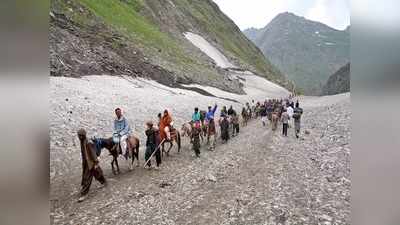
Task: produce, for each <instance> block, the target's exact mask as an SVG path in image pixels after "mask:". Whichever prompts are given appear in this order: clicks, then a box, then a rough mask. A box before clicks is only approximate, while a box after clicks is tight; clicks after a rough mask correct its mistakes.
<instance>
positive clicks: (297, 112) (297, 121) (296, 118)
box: [293, 101, 303, 138]
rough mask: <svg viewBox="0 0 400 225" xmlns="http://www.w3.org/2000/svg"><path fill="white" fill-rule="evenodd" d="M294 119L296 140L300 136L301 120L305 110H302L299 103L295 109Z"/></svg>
mask: <svg viewBox="0 0 400 225" xmlns="http://www.w3.org/2000/svg"><path fill="white" fill-rule="evenodd" d="M293 111H294V113H293V119H294V132H295V134H296V138H299V134H300V119H301V115H302V114H303V109H302V108H300V106H299V102H298V101H297V102H296V107H295V108H294V110H293Z"/></svg>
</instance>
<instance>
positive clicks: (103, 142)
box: [92, 135, 140, 175]
mask: <svg viewBox="0 0 400 225" xmlns="http://www.w3.org/2000/svg"><path fill="white" fill-rule="evenodd" d="M92 141H93V143H94V144H95V146H96V155H97V156H100V153H101V150H102V149H103V148H105V149H107V150H108V151H109V153H110V155H111V156H112V157H113V160H112V161H111V168H112V172H113V174H114V175H116V174H117V173H120V170H119V165H118V156H119V155H120V154H122V151H121V146H120V144H115V143H114V141H113V138H112V137H110V138H96V137H94V138H92ZM126 141H127V150H128V157H127V158H126V160H128V159H129V158H131V159H132V161H131V163H130V164H129V170H132V169H133V162H134V161H135V158H136V160H137V165H136V166H139V147H140V141H139V138H137V137H135V136H133V135H130V136H129V137H128V138H127V139H126ZM114 164H115V166H116V167H117V171H115V168H114Z"/></svg>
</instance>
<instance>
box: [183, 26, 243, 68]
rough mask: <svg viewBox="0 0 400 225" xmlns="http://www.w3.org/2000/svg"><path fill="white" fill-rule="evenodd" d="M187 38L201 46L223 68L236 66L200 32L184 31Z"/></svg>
mask: <svg viewBox="0 0 400 225" xmlns="http://www.w3.org/2000/svg"><path fill="white" fill-rule="evenodd" d="M184 36H185V38H186V39H188V40H189V41H190V42H191V43H192V44H193V45H194V46H196V47H197V48H199V49H200V50H201V51H202V52H204V53H205V54H206V55H207V56H208V57H210V58H211V59H213V60H214V61H215V63H216V64H217V66H219V67H221V68H235V67H236V66H234V65H233V64H232V63H230V62H229V60H228V59H227V58H226V57H225V55H224V54H222V53H221V52H220V51H219V50H218V49H217V48H216V47H214V46H213V45H212V44H210V43H209V42H208V41H207V40H206V39H204V38H203V37H202V36H200V35H198V34H194V33H191V32H186V33H184Z"/></svg>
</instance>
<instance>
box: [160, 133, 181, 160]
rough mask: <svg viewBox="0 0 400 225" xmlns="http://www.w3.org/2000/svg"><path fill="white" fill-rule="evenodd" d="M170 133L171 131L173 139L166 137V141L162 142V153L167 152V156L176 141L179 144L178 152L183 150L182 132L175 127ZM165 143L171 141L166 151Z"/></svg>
mask: <svg viewBox="0 0 400 225" xmlns="http://www.w3.org/2000/svg"><path fill="white" fill-rule="evenodd" d="M170 133H171V140H167V139H165V140H164V142H162V144H161V153H162V155H164V153H166V154H167V156H168V155H169V151H170V150H171V148H172V147H173V146H174V142H175V143H176V144H177V145H178V153H179V152H180V151H181V134H180V133H179V131H178V130H177V129H175V128H172V129H171V131H170ZM165 143H169V148H168V150H167V151H165V149H164V144H165Z"/></svg>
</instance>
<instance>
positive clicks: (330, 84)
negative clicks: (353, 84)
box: [322, 63, 350, 95]
mask: <svg viewBox="0 0 400 225" xmlns="http://www.w3.org/2000/svg"><path fill="white" fill-rule="evenodd" d="M349 91H350V63H348V64H346V65H345V66H343V67H342V68H340V69H339V70H338V71H337V72H336V73H334V74H332V75H331V76H330V77H329V79H328V81H327V82H326V84H325V85H324V87H323V88H322V94H323V95H335V94H340V93H344V92H349Z"/></svg>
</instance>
